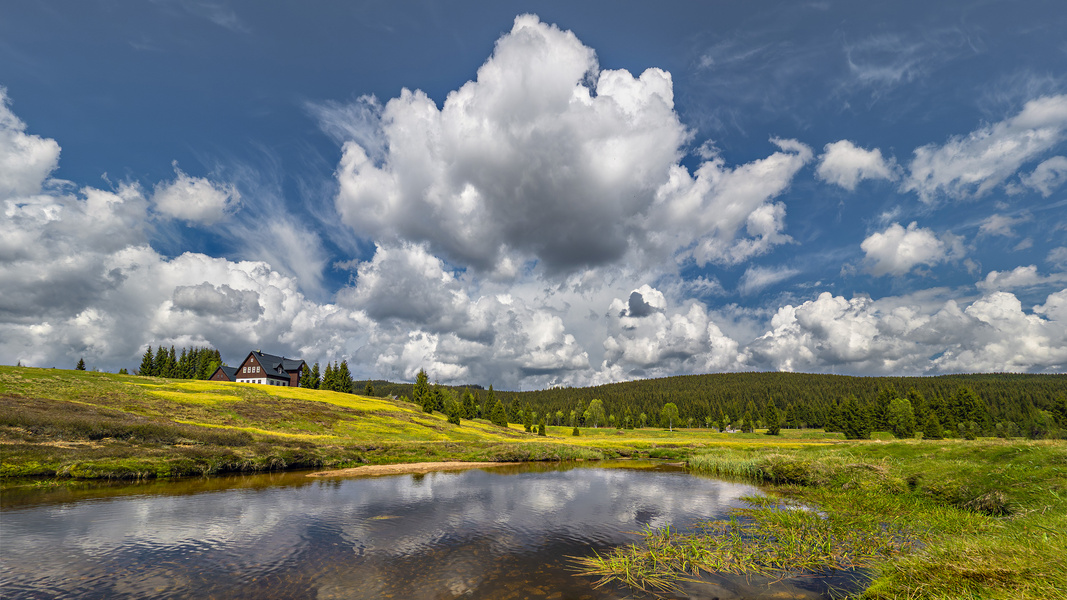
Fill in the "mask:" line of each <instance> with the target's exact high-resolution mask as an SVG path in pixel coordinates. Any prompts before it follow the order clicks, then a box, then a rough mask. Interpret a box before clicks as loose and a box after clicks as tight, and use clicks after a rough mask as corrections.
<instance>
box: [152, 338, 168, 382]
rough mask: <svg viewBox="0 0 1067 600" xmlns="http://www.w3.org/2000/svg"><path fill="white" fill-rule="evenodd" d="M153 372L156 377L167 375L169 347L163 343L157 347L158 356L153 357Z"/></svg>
mask: <svg viewBox="0 0 1067 600" xmlns="http://www.w3.org/2000/svg"><path fill="white" fill-rule="evenodd" d="M152 374H153V375H155V376H156V377H166V376H167V349H166V348H164V347H163V346H162V345H160V346H159V347H158V348H156V356H155V358H153V359H152Z"/></svg>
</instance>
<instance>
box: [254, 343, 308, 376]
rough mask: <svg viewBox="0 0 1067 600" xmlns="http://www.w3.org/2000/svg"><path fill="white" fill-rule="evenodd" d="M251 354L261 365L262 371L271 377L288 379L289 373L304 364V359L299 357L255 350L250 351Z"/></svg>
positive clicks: (297, 369)
mask: <svg viewBox="0 0 1067 600" xmlns="http://www.w3.org/2000/svg"><path fill="white" fill-rule="evenodd" d="M252 356H255V357H256V360H257V361H259V364H260V365H262V366H263V372H264V373H265V374H267V375H268V376H273V377H284V378H286V379H288V378H289V373H291V372H293V371H299V370H300V368H301V367H303V366H304V361H302V360H300V359H299V358H285V357H284V356H275V355H273V354H263V353H262V352H256V351H255V350H253V351H252Z"/></svg>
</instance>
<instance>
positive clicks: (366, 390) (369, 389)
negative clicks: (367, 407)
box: [363, 381, 374, 397]
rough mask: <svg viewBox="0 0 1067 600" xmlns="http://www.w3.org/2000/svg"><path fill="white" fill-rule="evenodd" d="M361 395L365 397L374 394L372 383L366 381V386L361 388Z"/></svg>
mask: <svg viewBox="0 0 1067 600" xmlns="http://www.w3.org/2000/svg"><path fill="white" fill-rule="evenodd" d="M363 395H364V396H367V397H373V396H374V385H373V384H371V382H369V381H368V382H367V387H365V388H363Z"/></svg>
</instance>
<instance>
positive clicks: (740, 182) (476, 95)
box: [311, 15, 811, 273]
mask: <svg viewBox="0 0 1067 600" xmlns="http://www.w3.org/2000/svg"><path fill="white" fill-rule="evenodd" d="M358 104H359V106H358V107H343V106H338V105H331V104H325V105H321V106H314V107H312V108H311V111H312V113H313V114H315V115H317V116H318V117H319V119H320V121H321V123H322V127H323V128H324V129H325V130H326V131H328V132H329V133H330V134H331V135H334V136H338V137H348V138H349V139H348V141H346V142H345V143H344V145H343V154H342V158H341V162H340V165H339V167H338V173H337V178H338V183H339V188H340V191H339V193H338V195H337V198H336V206H337V210H338V212H339V213H340V214H341V217H342V219H343V221H344V222H345V223H346V224H347V225H348V226H349V227H351V228H352V229H353V230H355V231H356V232H357V233H359V234H361V235H364V236H367V237H374V238H375V239H376V240H378V241H380V242H385V243H397V242H400V241H410V242H415V243H426V244H428V247H429V248H430V251H431V252H433V253H435V254H439V255H443V256H446V257H448V259H449V260H450V261H453V262H455V263H456V264H460V265H464V266H467V265H470V266H474V267H475V268H477V269H479V270H480V271H483V272H488V271H494V270H495V271H497V272H499V273H516V272H517V271H516V269H515V268H514V265H516V264H521V263H523V262H525V261H536V262H537V263H538V264H539V265H541V266H543V267H544V268H545V269H546V271H549V272H564V273H570V272H575V271H578V270H581V269H583V268H585V267H588V266H599V265H604V264H611V263H616V262H619V261H620V260H621V259H622V258H623V257H624V256H625V255H626V254H627V253H628V252H641V251H642V250H651V249H654V250H655V251H656V253H657V257H658V256H661V255H662V254H663V253H667V254H670V253H672V252H675V251H678V250H684V251H690V252H691V254H692V255H693V256H694V257H695V258H696V259H697V260H698V261H701V262H702V263H703V262H709V261H711V262H721V263H736V262H739V261H741V260H744V259H745V258H747V257H750V256H755V255H758V254H760V253H763V252H766V251H767V250H768V249H769V248H771V247H773V246H774V245H776V244H780V243H784V242H786V241H789V239H790V238H789V237H788V236H787V235H785V234H784V233H783V229H784V216H785V205H784V204H782V203H776V204H772V203H770V200H771V199H773V198H774V197H775V196H777V195H778V194H780V193H782V192H783V191H784V190H785V189H786V188H787V187H788V185H789V182H790V180H791V179H792V177H793V175H794V174H795V173H796V171H797V170H798V169H799V168H800V167H801V166H803V165H804V164H805V163H806V162H808V161H809V160H810V159H811V150H810V148H808V147H807V146H804V145H803V144H800V143H799V142H796V141H793V140H775V143H776V144H777V145H778V146H779V147H780V148H781V151H780V152H776V153H775V154H773V155H772V156H770V157H767V158H765V159H762V160H757V161H754V162H752V163H749V164H746V165H741V166H738V167H730V166H727V165H726V164H725V161H723V160H722V159H721V158H718V157H716V158H713V159H710V160H708V161H706V162H704V163H703V164H702V165H700V166H699V167H698V168H697V170H696V172H695V177H694V176H693V175H690V173H689V172H688V170H687V169H686V168H685V167H683V166H681V165H680V164H679V161H680V160H681V158H682V156H683V154H684V152H683V147H684V145H685V144H686V143H688V141H689V140H690V137H691V133H690V131H689V130H688V129H687V128H686V127H685V126H684V125H682V123H681V121H680V120H679V117H678V115H677V113H676V112H675V110H674V90H673V82H672V78H671V74H670V73H668V72H666V71H663V70H661V69H657V68H649V69H646V70H645V71H644V72H643V73H641V74H640V75H639V76H634V75H632V74H631V73H629V72H628V71H625V70H611V69H601V68H600V66H599V64H598V62H597V59H596V54H595V53H594V52H593V50H592V49H591V48H589V47H587V46H585V45H583V44H582V43H581V41H580V40H578V38H577V37H576V36H575V35H574V34H573V33H571V32H569V31H563V30H561V29H559V28H558V27H556V26H554V25H548V24H545V23H542V22H541V21H540V20H539V19H538V18H537V17H536V16H534V15H522V16H519V17H517V18H516V19H515V22H514V26H513V27H512V29H511V31H509V32H508V33H506V34H505V35H503V36H502V37H501V38H500V39H499V40H497V43H496V46H495V48H494V50H493V54H492V56H490V57H489V59H488V60H487V61H486V62H485V64H483V65H482V66H481V68H479V69H478V73H477V77H476V78H475V80H473V81H468V82H466V83H465V84H464V85H462V86H461V87H460V88H459V89H457V90H455V91H452V92H451V93H449V94H448V96H447V98H446V99H445V101H444V103H443V105H442V106H441V107H438V106H437V105H436V104H435V103H434V102H433V100H431V99H430V98H429V97H428V96H427V95H426V94H425V93H423V92H421V91H419V90H416V91H410V90H406V89H405V90H404V91H403V92H402V93H401V94H400V96H398V97H396V98H392V99H390V100H388V101H387V102H386V103H385V104H384V105H380V104H379V103H378V102H377V101H376V100H372V99H362V100H361V101H360V102H359V103H358ZM375 116H376V118H375ZM348 121H352V122H351V123H347V122H348ZM656 260H659V258H657V259H656ZM502 266H505V267H507V268H503V269H502V268H501V267H502Z"/></svg>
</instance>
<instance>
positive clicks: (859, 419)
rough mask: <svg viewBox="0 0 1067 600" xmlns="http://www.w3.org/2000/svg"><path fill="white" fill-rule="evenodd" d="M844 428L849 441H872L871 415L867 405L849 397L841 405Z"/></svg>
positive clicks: (853, 397)
mask: <svg viewBox="0 0 1067 600" xmlns="http://www.w3.org/2000/svg"><path fill="white" fill-rule="evenodd" d="M841 415H842V423H841V425H842V428H843V430H844V431H843V433H844V434H845V439H847V440H869V439H871V421H872V419H871V415H870V411H868V410H867V405H866V404H864V403H862V402H860V401H859V400H857V399H856V397H855V396H852V395H849V396H848V397H847V398H845V401H844V402H843V403H842V405H841Z"/></svg>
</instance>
